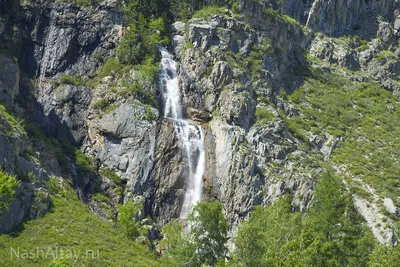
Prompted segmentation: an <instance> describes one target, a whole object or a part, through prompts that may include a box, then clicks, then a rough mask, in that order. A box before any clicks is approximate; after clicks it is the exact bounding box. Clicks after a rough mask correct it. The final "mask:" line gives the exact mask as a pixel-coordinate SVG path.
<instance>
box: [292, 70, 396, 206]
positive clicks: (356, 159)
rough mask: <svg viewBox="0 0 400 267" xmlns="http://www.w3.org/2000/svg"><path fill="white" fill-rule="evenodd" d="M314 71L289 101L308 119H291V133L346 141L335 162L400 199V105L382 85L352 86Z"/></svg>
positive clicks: (336, 76) (333, 75)
mask: <svg viewBox="0 0 400 267" xmlns="http://www.w3.org/2000/svg"><path fill="white" fill-rule="evenodd" d="M310 71H311V75H309V76H307V77H305V81H304V84H303V86H302V88H300V89H297V90H299V91H298V92H296V93H295V95H294V96H293V94H292V95H291V96H289V98H291V99H292V100H294V101H293V102H294V106H295V108H297V109H298V110H300V111H301V114H302V116H294V117H289V118H286V119H285V120H286V121H287V122H288V125H289V129H290V130H291V131H292V132H294V133H295V134H296V135H298V136H302V135H303V133H304V132H309V131H310V132H312V133H314V134H317V133H318V134H319V135H321V134H320V133H329V134H330V135H333V136H335V137H344V138H345V139H344V141H342V142H339V144H338V146H337V148H336V149H335V150H334V152H333V155H332V161H333V162H334V163H336V164H342V165H346V166H347V171H349V172H350V175H353V176H356V177H359V178H362V179H363V181H364V182H365V183H367V184H369V185H370V186H372V187H374V188H375V189H376V190H377V192H378V193H379V194H384V195H385V196H388V197H391V198H394V199H395V197H396V196H398V195H399V194H400V181H399V180H398V173H399V172H400V167H399V159H400V145H399V144H400V126H399V125H398V123H397V122H398V121H399V120H400V104H399V103H398V102H396V100H395V99H394V97H393V95H392V93H391V92H389V91H386V90H385V89H384V88H381V87H380V86H379V85H378V84H377V83H373V82H364V83H360V82H352V81H350V80H349V79H347V78H346V77H343V76H342V75H340V74H338V73H336V72H334V71H332V72H326V71H322V70H321V69H318V68H312V69H311V70H310ZM355 75H357V74H355Z"/></svg>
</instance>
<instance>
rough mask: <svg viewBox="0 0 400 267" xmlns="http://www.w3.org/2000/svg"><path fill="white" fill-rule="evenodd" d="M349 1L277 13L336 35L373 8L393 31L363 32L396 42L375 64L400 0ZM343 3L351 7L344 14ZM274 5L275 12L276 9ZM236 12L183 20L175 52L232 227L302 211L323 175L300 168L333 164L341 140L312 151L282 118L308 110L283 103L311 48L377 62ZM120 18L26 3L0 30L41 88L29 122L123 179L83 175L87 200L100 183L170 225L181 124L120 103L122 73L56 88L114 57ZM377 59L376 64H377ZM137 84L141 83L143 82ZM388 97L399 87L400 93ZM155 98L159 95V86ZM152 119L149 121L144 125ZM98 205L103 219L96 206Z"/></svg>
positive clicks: (212, 191) (281, 23) (207, 187)
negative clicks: (262, 115)
mask: <svg viewBox="0 0 400 267" xmlns="http://www.w3.org/2000/svg"><path fill="white" fill-rule="evenodd" d="M6 2H7V1H4V0H2V2H0V3H3V4H4V3H6ZM265 2H266V1H265ZM345 2H346V1H343V3H342V2H341V1H281V5H280V7H281V10H282V11H283V12H284V13H287V14H289V15H291V16H292V17H294V18H296V19H298V20H299V21H301V22H304V23H307V21H308V25H309V26H310V28H311V29H313V30H315V31H323V32H325V33H326V34H328V35H340V34H343V33H347V32H349V31H350V32H352V31H355V30H354V26H355V25H356V24H357V23H361V24H362V26H364V23H362V22H361V20H360V18H363V17H364V14H366V13H368V12H370V11H371V12H372V11H373V12H376V13H377V14H378V13H379V14H381V15H382V16H383V18H385V19H386V20H387V21H388V22H387V25H388V26H387V27H386V28H385V27H384V26H379V25H378V26H377V28H373V27H372V26H375V24H374V23H375V22H372V24H371V25H372V26H371V25H370V24H368V25H366V26H365V29H366V28H367V27H370V28H371V29H372V30H371V29H369V30H368V31H366V30H365V29H364V28H362V29H360V30H359V31H360V32H362V33H363V35H365V36H375V35H376V34H377V32H380V33H382V32H386V33H387V34H386V35H384V34H382V36H386V37H387V38H386V37H385V38H386V39H385V40H384V41H385V42H383V43H382V44H381V45H380V46H375V45H371V47H370V48H371V49H370V50H368V51H370V52H369V53H372V55H373V53H374V51H377V50H379V49H382V47H388V46H389V45H390V44H391V43H394V42H395V41H396V40H398V34H399V32H398V28H396V27H397V26H396V25H397V24H399V23H398V22H397V20H396V16H397V15H398V14H397V13H396V12H398V11H396V10H397V8H398V3H397V2H395V1H382V2H381V1H379V2H377V3H375V2H374V3H373V2H372V1H371V3H369V2H368V3H367V2H366V3H362V2H360V1H347V2H346V3H345ZM342 5H348V6H350V7H351V8H350V9H348V11H346V12H343V10H342V8H341V7H342ZM266 7H268V8H278V5H277V3H276V2H273V1H271V2H267V4H266ZM239 8H240V9H241V10H242V12H243V13H244V14H245V15H244V16H246V17H245V18H243V17H241V18H240V17H239V18H238V17H235V16H234V15H233V14H232V13H231V11H226V12H223V13H222V14H221V13H220V14H215V15H212V16H210V17H207V18H204V19H192V20H190V21H188V22H187V23H183V22H176V23H174V24H173V25H172V33H171V34H172V36H171V40H172V48H171V49H172V50H173V51H174V53H175V55H176V58H177V60H178V61H179V62H180V69H179V74H180V84H181V89H182V92H181V93H182V99H183V104H184V105H185V106H186V107H187V110H186V113H187V115H188V117H189V118H190V119H192V120H194V121H196V122H198V123H199V124H201V125H202V127H203V129H204V132H205V146H206V147H205V148H206V173H205V175H204V199H209V198H216V199H218V200H220V201H221V202H222V203H224V207H225V213H226V215H227V217H228V218H229V220H230V222H231V223H232V225H233V226H236V225H237V224H238V223H239V222H240V221H241V220H242V219H243V218H245V217H246V216H247V215H248V213H249V212H250V211H251V210H252V208H253V207H254V206H255V205H262V204H264V205H267V204H270V203H272V202H274V201H275V200H276V199H277V197H278V196H280V195H282V194H284V193H287V192H290V193H292V194H293V195H294V198H293V203H292V205H293V208H294V209H296V210H302V211H304V210H305V209H306V208H307V207H308V205H309V204H310V201H311V199H312V196H313V185H314V183H315V181H316V180H317V178H318V176H319V175H320V174H321V172H322V171H323V168H321V167H318V166H317V167H316V168H314V167H310V166H308V165H307V164H304V163H303V162H305V161H307V160H309V162H312V157H314V156H316V157H319V158H321V160H323V159H322V158H324V159H325V161H329V156H330V153H331V152H332V150H333V148H334V147H335V146H336V144H337V142H338V140H336V139H335V138H334V137H333V136H314V137H313V138H311V140H310V144H311V146H312V152H310V151H305V150H304V148H303V147H302V144H303V140H301V138H299V137H298V136H296V135H295V134H294V133H293V132H292V131H291V130H289V127H288V125H287V123H286V121H285V120H284V118H282V116H281V114H279V112H280V111H281V110H283V111H284V113H285V116H286V115H287V116H289V117H290V116H294V115H297V114H298V113H299V111H298V110H296V109H295V108H294V107H293V106H292V105H291V103H290V102H289V101H287V100H285V99H284V96H282V95H280V94H281V92H282V91H284V90H286V91H287V92H292V91H293V90H295V89H297V88H298V87H299V86H301V84H302V82H303V81H302V78H301V77H299V76H298V75H294V74H295V73H296V72H297V71H298V68H297V67H298V66H303V67H304V66H306V65H307V60H306V58H305V54H306V53H307V52H308V51H309V52H310V53H311V54H312V55H313V56H316V57H318V58H321V59H322V60H326V61H329V62H331V63H335V64H336V63H338V64H339V65H341V66H346V67H348V68H350V69H353V67H354V68H355V69H359V68H361V67H362V68H365V69H367V68H370V69H371V70H372V69H376V68H374V67H370V66H372V65H368V64H369V63H368V64H367V65H365V66H364V65H362V59H363V55H362V53H360V54H358V53H357V52H355V49H354V48H352V49H343V50H341V46H340V45H338V44H334V42H333V41H332V42H331V41H329V40H328V41H327V40H326V39H324V38H319V37H317V38H315V37H316V36H315V35H314V33H313V32H312V31H311V30H310V29H305V28H304V27H303V26H301V25H299V24H297V23H295V22H293V21H290V20H288V19H287V18H286V19H285V18H284V17H282V16H277V15H276V14H275V16H273V15H271V14H267V13H265V12H263V9H262V8H260V6H258V5H257V3H255V1H241V3H240V6H239ZM4 10H5V9H4ZM396 14H397V15H396ZM375 17H376V16H375ZM122 20H123V17H122V14H121V13H120V12H119V11H117V10H116V9H115V1H105V2H104V4H102V5H100V6H99V7H98V8H96V9H86V8H80V7H76V6H73V5H69V4H61V3H54V2H53V1H43V2H40V3H38V2H35V3H31V2H28V4H27V5H25V6H23V7H21V8H20V9H18V11H17V12H16V13H15V17H12V16H11V15H8V17H6V20H5V21H0V37H1V38H5V39H4V43H13V42H14V44H15V51H14V52H13V53H14V54H15V55H17V56H18V58H19V61H20V65H21V68H22V69H23V70H24V72H25V74H26V75H27V76H28V77H29V78H31V79H34V80H35V81H36V83H35V86H34V87H33V88H30V87H27V86H25V87H24V88H22V93H24V94H27V95H29V94H31V95H32V96H33V97H34V99H36V103H35V105H34V106H33V109H28V110H27V111H28V112H27V113H30V114H25V115H26V116H27V117H29V118H30V119H31V120H32V121H34V122H35V123H36V124H37V125H38V126H39V127H40V128H41V129H42V130H43V131H44V132H45V133H46V134H48V135H49V136H52V137H56V138H58V139H68V140H69V141H70V142H73V143H75V144H77V145H79V146H80V147H81V149H82V151H84V152H85V153H86V154H87V155H90V156H91V157H92V158H93V159H94V161H95V164H96V167H97V168H108V169H110V170H112V171H113V172H115V173H116V174H118V176H119V177H120V179H121V181H122V182H121V184H122V190H121V191H117V190H116V189H115V188H113V186H112V181H111V180H110V179H108V178H107V177H101V178H100V181H96V183H100V184H94V182H93V181H92V180H91V179H90V177H80V178H79V179H81V181H80V185H81V186H82V188H86V189H87V190H88V191H87V193H88V194H89V196H90V194H91V193H93V187H95V186H97V185H98V186H99V187H100V188H101V190H102V192H103V193H104V192H105V193H106V194H107V195H108V196H109V197H110V198H111V199H112V202H113V205H114V206H115V205H116V204H118V203H121V202H126V201H128V199H131V198H141V199H144V203H145V212H146V214H148V215H151V216H152V217H153V218H154V219H155V220H156V221H157V222H160V223H161V224H165V223H167V222H168V221H169V220H171V219H172V218H176V217H178V216H179V213H180V208H181V204H182V201H183V196H184V187H185V177H186V173H187V170H186V168H185V166H184V160H183V159H184V155H183V152H182V149H180V144H179V140H178V139H177V137H176V135H175V133H174V127H173V125H172V123H171V122H169V121H168V120H163V119H162V114H161V112H160V111H159V110H158V109H157V108H154V107H151V108H148V107H146V106H145V105H142V103H140V102H138V101H136V100H135V99H133V98H130V97H122V96H121V95H118V94H115V93H114V92H113V87H114V85H115V81H118V79H119V78H120V77H118V75H114V74H112V73H111V74H110V75H109V76H107V77H105V78H104V79H103V80H102V81H101V82H100V83H99V84H98V85H95V86H88V85H87V84H85V83H82V84H81V85H73V84H64V85H63V84H61V85H60V84H58V83H57V82H58V81H59V79H60V77H61V76H62V75H64V74H68V75H71V76H73V75H76V74H79V75H82V76H83V77H84V78H83V79H84V80H85V79H87V76H88V77H89V76H90V75H91V74H92V73H93V72H95V71H96V70H97V69H98V68H99V67H100V66H101V65H102V64H103V62H102V61H103V59H104V58H107V57H111V56H114V55H115V51H114V48H115V47H116V45H117V43H118V40H119V39H120V38H121V32H122V31H121V29H122V28H121V24H122ZM14 23H15V25H16V26H17V29H18V30H17V31H15V32H14V31H13V30H12V28H13V24H14ZM381 25H383V24H381ZM385 25H386V24H385ZM2 27H3V28H4V30H3V32H2V30H1V29H2ZM385 29H386V31H385ZM364 30H365V31H364ZM364 33H365V34H364ZM12 36H14V39H13V38H11V37H12ZM10 38H11V39H12V40H11V39H10ZM396 38H397V39H396ZM10 40H11V41H10ZM368 51H366V52H364V53H367V52H368ZM252 55H253V56H252ZM254 55H255V56H254ZM359 56H360V57H359ZM374 62H375V61H374V60H372V63H371V64H378V63H377V62H375V63H374ZM386 66H387V65H385V66H382V71H381V72H380V73H381V74H382V75H381V76H379V77H380V78H379V80H380V81H381V82H382V83H383V82H387V81H388V79H387V78H388V77H389V78H391V79H392V78H393V75H396V70H397V71H398V67H397V65H396V63H393V65H391V66H392V67H390V68H391V69H389V70H388V69H385V67H386ZM130 75H131V76H132V77H131V78H132V79H135V75H134V73H131V74H130ZM377 77H378V76H377ZM88 80H89V78H88ZM85 81H86V80H85ZM390 86H391V87H390ZM92 87H94V88H92ZM389 87H390V88H389ZM30 89H34V90H30ZM388 89H391V90H393V91H396V90H398V88H397V89H396V87H394V85H393V84H391V85H390V84H389V85H388ZM147 90H151V91H153V92H155V94H156V95H158V96H159V94H160V92H159V91H158V86H157V85H152V86H149V88H147ZM102 99H105V100H106V101H107V102H108V103H112V104H113V105H114V106H113V107H114V108H113V109H112V110H111V111H110V112H103V113H101V112H99V111H98V109H96V108H95V104H96V103H97V102H98V101H100V100H102ZM158 100H159V102H160V104H161V99H158ZM260 109H262V110H264V111H265V110H266V111H267V113H268V114H269V115H268V116H270V118H269V119H268V120H267V121H266V122H264V123H263V124H260V123H257V120H258V119H259V118H257V114H256V111H257V110H260ZM149 113H150V115H151V116H150V117H151V118H150V119H148V118H147V119H146V117H148V115H149ZM9 151H10V150H9ZM15 151H18V150H15ZM5 157H7V158H15V155H6V156H5ZM57 168H58V166H57V167H54V169H57ZM54 172H56V171H54ZM49 173H51V172H49ZM118 190H120V189H118ZM89 205H90V207H91V208H92V209H93V210H95V211H96V212H98V213H100V214H103V213H102V211H101V209H100V208H99V207H98V205H97V204H96V203H93V202H90V203H89Z"/></svg>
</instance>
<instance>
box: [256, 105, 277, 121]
mask: <svg viewBox="0 0 400 267" xmlns="http://www.w3.org/2000/svg"><path fill="white" fill-rule="evenodd" d="M274 118H275V116H274V115H273V114H272V113H271V112H270V111H269V110H268V109H265V108H257V109H256V124H265V123H267V122H268V121H270V120H273V119H274Z"/></svg>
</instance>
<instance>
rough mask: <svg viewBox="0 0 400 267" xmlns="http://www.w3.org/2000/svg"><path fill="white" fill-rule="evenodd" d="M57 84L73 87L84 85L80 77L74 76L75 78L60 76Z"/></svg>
mask: <svg viewBox="0 0 400 267" xmlns="http://www.w3.org/2000/svg"><path fill="white" fill-rule="evenodd" d="M58 82H59V84H70V85H74V86H80V85H83V84H84V82H83V80H82V78H81V76H80V75H75V76H69V75H62V76H61V78H60V80H59V81H58Z"/></svg>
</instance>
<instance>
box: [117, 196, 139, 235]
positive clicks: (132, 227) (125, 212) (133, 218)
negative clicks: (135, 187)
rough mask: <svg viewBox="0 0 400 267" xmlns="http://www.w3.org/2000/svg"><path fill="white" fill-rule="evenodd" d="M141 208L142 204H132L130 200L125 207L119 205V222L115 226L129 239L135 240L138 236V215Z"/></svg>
mask: <svg viewBox="0 0 400 267" xmlns="http://www.w3.org/2000/svg"><path fill="white" fill-rule="evenodd" d="M142 208H143V203H142V202H139V203H137V202H135V203H134V202H133V201H132V200H131V199H130V200H129V201H128V203H126V204H125V205H119V207H118V211H119V220H118V224H117V226H118V227H119V228H120V229H121V230H122V232H123V233H124V234H125V235H126V236H127V237H129V238H131V239H135V238H136V237H138V236H139V235H140V222H139V220H138V214H139V212H140V211H141V210H142Z"/></svg>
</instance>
